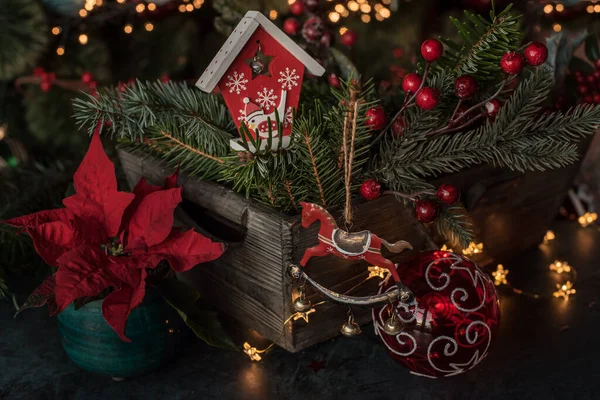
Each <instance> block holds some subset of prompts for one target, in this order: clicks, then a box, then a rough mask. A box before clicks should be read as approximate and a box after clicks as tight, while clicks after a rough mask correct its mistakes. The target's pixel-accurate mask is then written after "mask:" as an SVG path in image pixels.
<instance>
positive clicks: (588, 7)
mask: <svg viewBox="0 0 600 400" xmlns="http://www.w3.org/2000/svg"><path fill="white" fill-rule="evenodd" d="M585 10H586V11H587V12H588V14H593V13H594V6H591V5H590V6H587V8H586V9H585Z"/></svg>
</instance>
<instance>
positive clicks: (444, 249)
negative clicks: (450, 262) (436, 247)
mask: <svg viewBox="0 0 600 400" xmlns="http://www.w3.org/2000/svg"><path fill="white" fill-rule="evenodd" d="M440 251H447V252H448V253H454V251H453V250H452V249H451V248H449V247H448V246H446V245H443V246H442V247H440Z"/></svg>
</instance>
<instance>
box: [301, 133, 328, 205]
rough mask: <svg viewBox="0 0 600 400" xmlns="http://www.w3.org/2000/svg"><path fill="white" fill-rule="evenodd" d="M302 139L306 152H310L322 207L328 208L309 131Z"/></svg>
mask: <svg viewBox="0 0 600 400" xmlns="http://www.w3.org/2000/svg"><path fill="white" fill-rule="evenodd" d="M302 137H303V139H304V144H305V145H306V150H307V151H308V156H309V158H310V163H311V164H312V169H313V175H314V177H315V181H316V183H317V188H319V195H320V196H321V205H322V206H323V207H327V200H326V199H325V192H324V191H323V185H322V184H321V177H320V176H319V169H318V168H317V160H316V158H315V154H314V151H313V148H312V142H311V138H310V136H309V135H308V131H306V130H305V131H304V134H303V135H302Z"/></svg>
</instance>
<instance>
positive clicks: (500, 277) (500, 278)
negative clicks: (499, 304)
mask: <svg viewBox="0 0 600 400" xmlns="http://www.w3.org/2000/svg"><path fill="white" fill-rule="evenodd" d="M509 272H510V271H509V270H507V269H504V266H503V265H502V264H498V266H497V267H496V270H495V271H494V272H492V276H493V277H494V285H496V286H500V285H508V281H507V280H506V276H507V275H508V273H509Z"/></svg>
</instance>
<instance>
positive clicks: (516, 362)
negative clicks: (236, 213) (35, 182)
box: [0, 221, 600, 400]
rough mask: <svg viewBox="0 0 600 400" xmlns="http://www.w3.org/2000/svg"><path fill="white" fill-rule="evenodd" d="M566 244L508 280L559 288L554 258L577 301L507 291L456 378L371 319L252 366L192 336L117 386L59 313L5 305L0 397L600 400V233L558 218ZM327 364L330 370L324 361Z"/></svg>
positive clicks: (535, 257) (534, 254) (530, 257)
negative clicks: (61, 334)
mask: <svg viewBox="0 0 600 400" xmlns="http://www.w3.org/2000/svg"><path fill="white" fill-rule="evenodd" d="M552 228H553V229H554V231H555V233H556V237H557V238H556V240H555V241H553V242H551V243H550V244H549V245H540V247H538V248H535V249H531V250H530V251H528V252H526V253H524V254H522V255H521V256H519V257H517V259H515V260H512V261H510V262H507V263H504V266H505V268H508V269H509V270H510V274H509V276H508V278H509V281H510V282H511V283H512V284H513V285H514V286H516V287H521V288H526V289H528V290H530V291H533V292H539V293H546V294H549V293H552V291H553V290H554V288H555V285H556V283H557V282H559V279H560V277H558V276H557V275H556V274H554V273H551V272H550V271H549V270H548V265H549V263H550V262H551V261H553V260H554V259H563V260H567V261H568V262H569V263H570V264H571V265H572V266H574V267H575V268H576V270H577V275H578V277H577V282H576V283H575V288H576V289H577V294H576V296H574V297H572V298H571V299H570V300H569V301H568V302H565V301H563V300H560V299H554V298H550V297H545V298H542V299H533V298H529V297H526V296H522V295H517V294H515V293H513V292H511V291H509V290H506V289H505V290H502V289H501V290H500V297H501V308H502V322H501V332H500V335H499V339H498V340H497V342H496V343H495V345H494V347H493V348H492V349H491V353H490V355H489V356H488V358H487V359H486V360H484V361H483V362H482V363H481V364H480V365H479V366H478V368H476V369H475V370H473V371H470V372H468V373H466V374H463V375H461V376H457V377H454V378H452V379H446V380H430V379H426V378H421V377H417V376H413V375H411V374H410V373H408V371H407V370H405V369H404V368H402V367H401V366H400V365H398V364H396V363H395V362H394V361H393V360H392V359H391V358H390V357H389V356H388V355H387V353H386V351H385V349H384V346H383V345H382V344H381V343H379V339H378V338H377V337H376V336H375V335H374V333H373V330H372V328H371V327H370V326H367V327H363V331H364V333H363V335H362V336H361V337H359V338H353V339H348V338H341V337H340V338H336V339H334V340H331V341H329V342H326V343H323V344H320V345H318V346H314V347H312V348H310V349H309V350H306V351H304V352H301V353H299V354H289V353H287V352H285V351H284V350H281V349H274V350H273V351H271V352H269V353H267V354H264V357H263V360H262V361H261V362H258V363H255V362H251V361H250V360H249V359H248V358H247V357H246V355H244V354H243V353H241V352H240V353H236V352H232V351H224V350H218V349H214V348H210V347H208V346H206V345H204V344H203V343H199V342H198V341H194V342H192V343H191V344H190V345H189V346H188V347H187V348H186V350H185V352H184V353H183V354H182V356H181V357H179V358H178V359H177V360H175V361H174V362H171V363H169V364H167V365H164V366H163V367H162V368H161V369H159V370H157V371H155V372H153V373H151V374H149V375H146V376H143V377H139V378H134V379H129V380H127V381H124V382H114V381H112V380H111V379H110V378H106V377H103V376H99V375H93V374H89V373H86V372H84V371H82V370H80V369H78V368H77V367H76V366H75V365H74V364H73V363H72V362H71V361H70V360H69V359H68V358H67V356H66V355H65V353H64V352H63V350H62V348H61V346H60V344H59V341H58V335H57V329H56V320H55V319H52V318H49V317H47V316H46V310H44V309H39V310H30V311H27V312H24V313H23V314H21V315H20V316H19V317H18V318H17V319H16V320H15V319H13V318H12V314H13V310H12V309H11V307H10V305H9V304H7V303H2V304H0V399H28V400H29V399H138V398H139V399H303V400H304V399H414V400H420V399H518V400H523V399H544V400H546V399H561V400H564V399H593V398H594V399H600V360H599V358H600V299H599V297H600V246H599V244H600V231H599V229H598V228H597V227H588V228H580V227H578V225H577V224H576V223H574V222H566V221H560V222H555V223H554V225H553V227H552ZM315 366H321V367H324V368H320V369H319V368H315Z"/></svg>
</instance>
